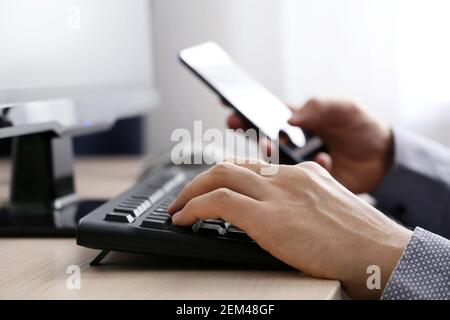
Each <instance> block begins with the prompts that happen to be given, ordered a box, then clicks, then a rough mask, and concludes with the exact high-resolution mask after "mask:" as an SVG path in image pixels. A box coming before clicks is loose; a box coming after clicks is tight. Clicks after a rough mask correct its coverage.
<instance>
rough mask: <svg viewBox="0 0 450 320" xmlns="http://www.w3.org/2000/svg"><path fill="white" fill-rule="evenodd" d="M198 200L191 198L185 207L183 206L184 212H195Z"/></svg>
mask: <svg viewBox="0 0 450 320" xmlns="http://www.w3.org/2000/svg"><path fill="white" fill-rule="evenodd" d="M198 201H199V200H198V198H193V199H191V200H189V201H188V202H187V203H186V205H185V206H184V210H185V211H192V210H195V208H196V207H197V204H198Z"/></svg>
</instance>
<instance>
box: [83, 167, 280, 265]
mask: <svg viewBox="0 0 450 320" xmlns="http://www.w3.org/2000/svg"><path fill="white" fill-rule="evenodd" d="M198 173H199V169H198V167H196V168H195V169H194V168H192V167H175V166H170V167H164V168H163V169H160V170H158V172H156V173H153V174H150V175H148V177H146V178H145V179H144V180H143V181H141V182H140V183H138V184H137V185H136V186H135V187H133V188H131V189H130V190H129V191H127V192H125V193H123V194H122V195H120V196H119V197H117V198H115V199H113V200H111V201H109V202H108V203H106V204H104V205H102V206H101V207H99V208H98V209H96V210H95V211H93V212H92V213H90V214H88V215H87V216H86V217H84V218H83V219H81V221H80V223H79V227H78V232H77V243H78V245H81V246H84V247H88V248H93V249H100V250H103V251H104V253H106V252H108V251H123V252H134V253H151V254H164V255H175V256H185V257H195V258H204V259H214V260H223V261H231V262H236V263H244V264H251V265H261V266H268V267H277V268H278V267H283V268H284V267H286V266H285V265H284V264H283V263H282V262H280V261H279V260H277V259H275V258H274V257H272V256H271V255H270V254H268V253H267V252H266V251H264V250H263V249H262V248H260V247H259V246H258V245H257V244H256V242H254V241H253V240H252V239H251V238H250V237H249V236H248V235H247V234H246V233H245V232H244V231H242V230H240V229H239V228H237V227H236V226H233V225H231V224H230V223H228V222H226V221H222V220H202V221H198V222H197V223H196V224H195V225H194V226H192V227H180V226H176V225H174V224H172V222H171V216H170V215H169V214H168V213H167V208H168V206H169V205H170V203H171V202H172V201H173V200H174V199H175V197H176V195H177V194H178V193H179V192H180V191H181V189H182V188H183V187H184V186H185V185H186V184H187V183H188V182H189V181H190V180H191V179H192V178H193V177H194V176H195V175H197V174H198Z"/></svg>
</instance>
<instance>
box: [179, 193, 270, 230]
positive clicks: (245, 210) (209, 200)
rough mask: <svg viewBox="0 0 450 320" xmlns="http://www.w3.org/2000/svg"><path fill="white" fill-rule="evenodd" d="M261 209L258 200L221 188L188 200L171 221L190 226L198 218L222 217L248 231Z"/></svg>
mask: <svg viewBox="0 0 450 320" xmlns="http://www.w3.org/2000/svg"><path fill="white" fill-rule="evenodd" d="M261 211H262V208H261V203H260V202H259V201H257V200H255V199H252V198H249V197H247V196H245V195H243V194H240V193H237V192H234V191H231V190H229V189H224V188H221V189H217V190H214V191H212V192H209V193H206V194H202V195H200V196H198V197H196V198H194V199H192V200H190V201H189V202H188V203H187V204H186V206H185V207H184V208H183V209H182V210H181V211H179V212H178V213H176V214H175V215H174V216H173V217H172V221H173V223H174V224H176V225H181V226H191V225H193V224H195V223H196V222H197V221H199V220H206V219H222V220H224V221H227V222H230V223H231V224H233V225H235V226H237V227H238V228H240V229H242V230H244V231H248V230H251V227H252V225H254V222H255V220H256V219H257V216H256V215H257V214H258V213H259V212H261Z"/></svg>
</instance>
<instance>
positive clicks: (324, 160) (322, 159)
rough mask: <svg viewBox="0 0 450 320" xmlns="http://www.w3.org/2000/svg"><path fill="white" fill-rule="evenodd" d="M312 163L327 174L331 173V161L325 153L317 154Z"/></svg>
mask: <svg viewBox="0 0 450 320" xmlns="http://www.w3.org/2000/svg"><path fill="white" fill-rule="evenodd" d="M314 161H315V162H316V163H318V164H319V165H320V166H321V167H322V168H324V169H325V170H327V171H328V172H331V170H332V169H333V159H332V158H331V156H330V155H329V154H328V153H326V152H320V153H318V154H317V155H316V157H315V158H314Z"/></svg>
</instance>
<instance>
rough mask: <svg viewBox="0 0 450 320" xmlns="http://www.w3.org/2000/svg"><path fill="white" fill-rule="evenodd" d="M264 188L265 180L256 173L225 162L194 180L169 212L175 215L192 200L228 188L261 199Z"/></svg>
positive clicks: (181, 193)
mask: <svg viewBox="0 0 450 320" xmlns="http://www.w3.org/2000/svg"><path fill="white" fill-rule="evenodd" d="M258 185H259V186H258ZM255 186H257V187H255ZM263 186H264V181H263V178H262V177H260V176H259V175H257V174H256V173H255V172H253V171H251V170H248V169H246V168H244V167H241V166H237V165H234V164H232V163H229V162H225V161H224V162H222V163H220V164H218V165H216V166H214V167H213V168H211V169H209V170H208V171H205V172H203V173H201V174H200V175H198V176H197V177H196V178H195V179H194V180H192V181H191V182H190V183H189V184H188V185H187V186H186V187H185V188H184V189H183V190H182V191H181V192H180V194H179V195H178V197H177V198H176V199H175V200H174V201H173V202H172V204H171V205H170V206H169V208H168V211H169V213H175V212H176V211H178V210H181V209H182V208H183V207H184V206H185V205H186V203H188V202H189V201H190V200H191V199H193V198H196V197H198V196H199V195H201V194H204V193H208V192H211V191H213V190H216V189H220V188H227V189H230V190H233V191H235V192H238V193H241V194H243V195H246V196H249V197H251V198H254V199H260V198H261V197H262V190H263V188H262V187H263Z"/></svg>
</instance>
